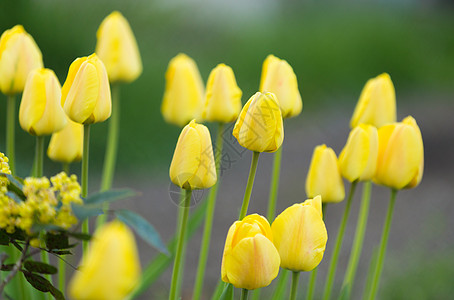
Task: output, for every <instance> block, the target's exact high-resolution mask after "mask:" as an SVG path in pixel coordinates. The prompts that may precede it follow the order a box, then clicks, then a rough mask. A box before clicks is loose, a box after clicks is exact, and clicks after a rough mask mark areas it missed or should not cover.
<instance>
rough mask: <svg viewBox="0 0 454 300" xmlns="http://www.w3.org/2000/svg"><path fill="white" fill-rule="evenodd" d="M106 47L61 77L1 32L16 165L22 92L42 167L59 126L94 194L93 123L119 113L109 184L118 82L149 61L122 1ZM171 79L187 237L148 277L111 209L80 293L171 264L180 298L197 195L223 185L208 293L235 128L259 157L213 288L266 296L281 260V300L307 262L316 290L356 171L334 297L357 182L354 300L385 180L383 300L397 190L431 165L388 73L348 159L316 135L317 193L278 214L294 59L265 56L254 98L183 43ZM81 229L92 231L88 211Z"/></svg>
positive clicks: (105, 26)
mask: <svg viewBox="0 0 454 300" xmlns="http://www.w3.org/2000/svg"><path fill="white" fill-rule="evenodd" d="M95 53H96V54H92V55H90V56H88V57H82V58H78V59H76V60H75V61H74V62H73V63H72V64H71V66H70V67H69V71H68V75H67V78H66V81H65V83H64V84H63V87H62V88H61V87H60V84H59V82H58V79H57V78H56V76H55V74H54V73H53V71H52V70H49V69H44V68H43V63H42V58H41V52H40V51H39V49H38V47H37V45H36V44H35V42H34V41H33V39H32V38H31V36H30V35H28V34H27V33H26V32H25V31H24V29H23V28H22V27H21V26H16V27H14V28H13V29H11V30H7V31H6V32H5V33H3V35H2V37H1V40H0V90H1V91H2V92H3V93H4V94H6V95H9V97H8V104H7V149H6V150H7V151H6V152H7V156H8V157H9V164H10V167H11V172H12V173H13V174H14V172H15V171H14V122H15V121H14V115H15V112H14V101H15V100H14V95H15V94H17V93H19V92H22V91H23V95H22V101H21V104H20V111H19V121H20V125H21V127H22V128H23V129H24V130H26V131H27V132H29V133H30V134H31V135H34V136H36V137H37V143H36V145H37V147H36V156H35V165H34V167H33V176H34V177H41V176H42V172H43V166H42V161H43V159H42V156H43V147H44V139H43V137H44V136H45V135H49V134H52V138H51V141H50V145H49V148H48V155H49V157H50V158H51V159H53V160H55V161H59V162H62V163H63V164H64V169H65V170H66V172H68V169H69V164H70V163H73V162H75V161H77V160H80V159H82V176H81V181H82V184H81V186H82V188H81V190H82V192H81V196H82V198H85V197H87V191H88V189H87V188H88V153H89V132H90V131H89V130H90V125H91V124H94V123H98V122H103V121H105V120H106V119H108V118H109V117H110V116H111V114H112V118H111V120H110V122H109V133H108V145H107V147H106V155H105V164H104V172H103V179H102V186H101V190H103V191H106V190H109V189H110V188H111V185H112V178H113V174H114V168H115V159H116V152H117V151H116V148H117V143H118V127H119V115H118V114H119V98H120V97H119V83H121V82H132V81H133V80H135V79H136V78H137V77H138V76H139V75H140V74H141V71H142V64H141V59H140V55H139V51H138V48H137V44H136V41H135V38H134V36H133V33H132V31H131V28H130V27H129V24H128V22H127V21H126V19H124V17H123V16H122V15H121V14H120V13H118V12H114V13H112V14H111V15H110V16H108V17H107V18H106V19H105V20H104V21H103V22H102V24H101V26H100V28H99V31H98V44H97V47H96V52H95ZM165 79H166V86H165V92H164V97H163V102H162V107H161V111H162V114H163V117H164V119H165V121H167V122H168V123H172V124H174V125H177V126H179V127H183V128H182V131H181V134H180V136H179V138H178V142H177V145H176V148H175V152H174V155H173V159H172V162H171V165H170V172H169V175H170V179H171V181H172V182H173V183H174V184H175V185H177V186H179V187H180V188H181V189H182V193H181V199H180V200H181V202H180V203H179V214H178V223H177V224H178V228H177V232H176V234H175V239H174V240H173V242H171V243H169V245H168V251H169V253H168V254H167V255H166V254H163V255H164V256H160V257H158V258H156V259H155V260H154V261H153V262H152V263H151V264H150V265H149V266H148V267H147V269H146V270H145V272H144V274H147V276H142V277H141V276H140V272H141V271H140V266H139V263H138V256H137V250H136V246H135V241H134V238H133V236H132V234H131V232H130V231H129V229H128V227H127V226H126V225H125V224H123V223H122V222H120V221H118V220H116V221H113V222H111V223H108V224H104V225H103V223H104V221H105V218H102V217H99V218H98V225H99V226H100V228H99V229H98V231H97V232H96V233H95V236H94V240H93V242H92V245H91V247H90V249H88V244H84V255H83V260H82V267H81V268H80V272H79V271H78V272H76V273H75V275H74V277H73V280H72V281H71V283H70V289H69V294H70V296H71V297H72V298H74V299H100V300H102V299H109V300H111V299H125V298H128V297H130V298H134V297H136V296H138V295H139V294H140V293H141V292H143V290H144V289H146V287H148V286H149V285H150V284H151V282H152V279H150V278H154V279H155V278H157V277H159V275H160V274H161V273H162V271H163V270H164V269H165V268H166V266H167V265H169V264H170V262H171V261H173V273H172V279H171V284H170V290H169V299H170V300H176V299H179V298H180V294H181V285H182V281H183V278H184V277H183V273H184V268H183V266H184V256H185V250H186V244H187V240H188V237H189V235H190V234H189V231H190V227H191V226H189V223H190V222H191V221H190V220H189V219H190V216H189V211H190V201H191V193H192V191H193V190H196V189H207V188H211V190H210V192H209V194H208V197H207V200H206V201H205V205H203V206H201V207H202V208H203V211H202V215H203V217H204V218H205V224H204V231H203V238H202V245H201V247H200V257H199V263H198V268H197V273H196V278H195V285H194V291H193V299H201V297H202V291H203V283H204V277H205V269H206V265H207V258H208V253H209V245H210V238H211V230H212V226H213V219H214V209H215V203H216V197H217V191H218V187H219V184H220V182H219V179H220V178H219V172H220V168H221V158H222V144H223V141H224V140H225V135H230V134H232V135H233V136H234V137H235V138H236V140H237V142H238V144H239V145H241V146H242V147H244V148H246V149H248V150H250V151H252V162H251V168H250V173H249V178H248V181H247V184H246V187H245V193H244V198H243V202H242V206H241V208H240V213H239V217H238V220H237V221H235V222H234V223H233V224H232V226H231V227H230V229H229V230H228V232H227V238H226V242H225V247H224V253H223V255H222V265H221V272H220V282H219V284H218V286H217V288H216V290H215V293H214V295H213V299H233V297H234V287H235V288H240V289H242V290H241V299H247V297H248V292H249V291H250V290H255V291H254V297H255V298H256V299H258V298H259V297H260V295H259V293H260V290H259V289H260V288H263V287H266V286H268V285H269V284H270V283H271V282H272V281H273V280H274V279H275V278H276V277H277V276H278V274H279V270H280V268H282V269H284V270H283V271H281V272H280V273H281V275H280V277H279V279H278V283H277V287H276V289H275V292H274V296H273V297H274V299H283V298H286V296H285V295H286V292H287V291H286V285H287V281H288V280H287V279H288V275H289V274H290V272H291V274H292V284H291V288H290V296H289V297H290V299H292V300H293V299H296V295H297V290H298V281H299V274H300V272H309V271H312V272H311V275H310V276H311V278H310V281H309V286H308V288H307V299H312V298H313V296H314V289H315V286H316V277H317V272H316V271H317V266H318V265H319V264H320V262H321V261H322V258H323V256H324V252H325V247H326V243H327V240H328V233H327V229H326V227H325V223H324V218H325V215H326V205H327V204H328V203H337V202H341V201H342V200H344V198H345V188H344V183H343V179H342V177H344V178H345V179H346V180H348V181H349V182H351V187H350V192H349V195H348V197H347V201H346V205H345V211H344V215H343V218H342V221H341V224H340V226H339V231H338V234H337V238H336V241H335V246H334V251H333V253H332V256H331V261H330V266H329V270H328V275H327V279H326V281H324V282H325V289H324V294H323V298H324V299H326V300H327V299H331V297H332V292H331V291H332V287H333V282H334V277H335V273H336V267H337V263H338V258H339V253H340V249H341V246H342V241H343V237H344V233H345V227H346V223H347V220H348V217H349V212H350V207H351V202H352V199H353V195H354V192H355V188H356V186H357V184H358V183H359V182H362V183H363V187H364V194H363V197H362V203H361V210H360V213H359V217H358V225H357V229H356V233H355V239H354V243H353V246H352V251H351V257H350V260H349V265H348V268H347V271H346V272H345V277H344V282H343V286H342V290H341V293H340V295H339V297H341V298H342V299H349V298H350V297H351V291H352V287H353V283H354V280H355V274H356V269H357V265H358V261H359V257H360V255H361V249H362V244H363V238H364V233H365V229H366V224H367V217H368V208H369V201H370V194H371V182H372V181H373V182H374V183H377V184H380V185H385V186H388V187H390V188H391V198H390V204H389V209H388V213H387V216H386V220H385V225H384V229H383V236H382V239H381V242H380V246H379V251H378V256H377V257H376V258H375V259H374V262H373V263H372V264H371V271H370V274H371V276H372V279H371V286H370V287H369V288H368V289H367V290H366V294H365V298H367V299H375V297H376V294H377V291H378V286H379V279H380V275H381V270H382V267H383V261H384V258H385V252H386V245H387V240H388V235H389V232H390V225H391V218H392V213H393V208H394V203H395V199H396V193H397V191H398V190H401V189H405V188H412V187H415V186H417V185H418V183H419V182H420V180H421V178H422V174H423V165H424V160H423V143H422V136H421V133H420V130H419V128H418V125H417V124H416V121H415V120H414V119H413V118H412V117H407V118H405V119H404V120H403V121H402V122H396V104H395V92H394V87H393V84H392V82H391V79H390V76H389V75H388V74H382V75H379V76H378V77H376V78H373V79H370V80H369V81H368V82H367V83H366V85H365V87H364V89H363V91H362V93H361V96H360V99H359V102H358V104H357V106H356V108H355V111H354V113H353V117H352V120H351V124H350V125H351V128H352V130H351V132H350V135H349V137H348V140H347V142H346V145H345V147H344V148H343V150H342V151H341V152H340V154H339V158H337V156H336V154H335V152H334V150H333V149H331V148H329V147H327V146H326V145H320V146H317V147H316V148H315V150H314V153H313V157H312V161H311V164H310V168H309V171H308V175H307V180H306V194H307V198H308V199H307V200H305V201H302V200H303V199H301V196H300V195H295V200H294V201H295V204H294V205H292V206H290V207H288V208H287V209H285V210H284V211H283V212H281V213H280V214H279V215H278V216H276V202H277V195H278V186H279V174H280V164H281V157H282V144H283V141H284V122H283V119H286V118H292V117H296V116H298V115H299V114H300V113H301V111H302V108H303V105H302V98H301V94H300V92H299V90H298V83H297V77H296V75H295V73H294V71H293V69H292V67H291V66H290V65H289V64H288V62H287V61H285V60H282V59H279V58H277V57H275V56H273V55H269V56H268V57H267V58H266V59H265V61H264V63H263V68H262V74H261V80H260V87H259V92H257V93H255V94H254V95H252V96H251V97H250V99H249V100H248V101H247V102H246V104H245V105H244V106H243V108H242V107H241V97H242V91H241V89H240V88H239V87H238V85H237V82H236V79H235V75H234V72H233V70H232V68H230V67H229V66H227V65H225V64H219V65H218V66H216V67H215V68H214V69H213V70H212V71H211V73H210V75H209V78H208V81H207V84H206V87H205V85H204V83H203V80H202V77H201V75H200V73H199V71H198V68H197V65H196V63H195V61H194V60H193V59H191V58H190V57H188V56H187V55H185V54H179V55H177V56H176V57H174V58H173V59H172V60H171V61H170V63H169V66H168V69H167V72H166V74H165ZM109 82H110V84H111V85H109ZM111 89H112V97H111ZM203 121H207V122H215V123H217V124H218V128H217V137H216V148H215V149H216V151H213V145H212V141H211V135H210V132H209V130H208V128H207V127H206V126H204V125H202V124H201V122H203ZM230 122H235V125H234V128H233V131H232V132H231V133H230V132H227V131H226V130H225V128H226V124H227V123H230ZM214 152H215V153H214ZM262 152H275V154H274V164H273V172H272V177H271V184H270V197H269V204H268V208H267V215H266V218H265V217H263V216H260V215H258V214H248V206H249V202H250V199H251V194H252V189H253V184H254V178H255V173H256V169H257V165H258V161H259V156H260V153H262ZM108 209H109V208H108V206H105V207H104V211H108ZM194 214H195V212H194ZM0 221H1V220H0ZM270 224H271V225H270ZM101 225H102V226H101ZM82 230H83V233H89V228H88V222H87V221H86V222H84V223H83V228H82ZM226 231H227V230H226ZM163 252H166V249H164V250H163ZM43 259H44V258H43ZM221 280H222V282H224V284H223V283H222V282H221ZM63 287H64V286H63Z"/></svg>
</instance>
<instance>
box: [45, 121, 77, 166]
mask: <svg viewBox="0 0 454 300" xmlns="http://www.w3.org/2000/svg"><path fill="white" fill-rule="evenodd" d="M83 146H84V127H83V126H82V125H81V124H79V123H76V122H73V121H71V120H69V119H68V124H66V126H65V128H63V129H62V130H60V131H58V132H55V133H54V134H52V137H51V138H50V142H49V148H47V156H49V158H50V159H52V160H53V161H58V162H62V163H72V162H76V161H79V160H81V159H82V153H83Z"/></svg>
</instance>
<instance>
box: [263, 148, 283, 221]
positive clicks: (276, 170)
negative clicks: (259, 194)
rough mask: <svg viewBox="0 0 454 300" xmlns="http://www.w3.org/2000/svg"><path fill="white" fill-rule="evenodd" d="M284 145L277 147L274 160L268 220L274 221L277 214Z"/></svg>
mask: <svg viewBox="0 0 454 300" xmlns="http://www.w3.org/2000/svg"><path fill="white" fill-rule="evenodd" d="M281 160H282V146H281V147H279V149H277V151H276V153H275V154H274V160H273V175H272V177H271V187H270V198H269V200H268V211H267V213H266V217H267V219H268V222H270V223H271V222H273V220H274V217H275V216H276V200H277V191H278V189H279V175H280V171H281Z"/></svg>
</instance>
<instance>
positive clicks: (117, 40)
mask: <svg viewBox="0 0 454 300" xmlns="http://www.w3.org/2000/svg"><path fill="white" fill-rule="evenodd" d="M96 37H97V39H98V42H97V44H96V54H97V55H98V57H99V58H100V59H101V60H102V62H103V63H104V65H105V67H106V70H107V74H108V75H109V80H110V82H131V81H134V80H136V79H137V77H139V76H140V74H141V73H142V60H141V58H140V53H139V48H138V47H137V41H136V39H135V37H134V33H133V32H132V30H131V27H130V26H129V23H128V21H127V20H126V19H125V17H124V16H123V15H122V14H121V13H120V12H118V11H114V12H112V13H111V14H110V15H108V16H107V17H106V18H105V19H104V20H103V21H102V23H101V25H100V26H99V29H98V32H97V34H96Z"/></svg>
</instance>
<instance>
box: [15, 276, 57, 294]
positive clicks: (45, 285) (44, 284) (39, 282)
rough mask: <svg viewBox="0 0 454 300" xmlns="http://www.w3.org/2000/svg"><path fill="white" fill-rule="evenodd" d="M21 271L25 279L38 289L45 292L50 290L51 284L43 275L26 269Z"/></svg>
mask: <svg viewBox="0 0 454 300" xmlns="http://www.w3.org/2000/svg"><path fill="white" fill-rule="evenodd" d="M22 272H23V273H24V276H25V279H27V281H28V282H29V283H30V284H31V285H32V286H33V287H34V288H35V289H37V290H38V291H41V292H43V293H47V292H49V291H50V290H51V288H52V284H51V283H50V282H49V280H47V279H46V278H44V277H43V276H41V275H38V274H33V273H31V272H28V271H22Z"/></svg>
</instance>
